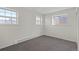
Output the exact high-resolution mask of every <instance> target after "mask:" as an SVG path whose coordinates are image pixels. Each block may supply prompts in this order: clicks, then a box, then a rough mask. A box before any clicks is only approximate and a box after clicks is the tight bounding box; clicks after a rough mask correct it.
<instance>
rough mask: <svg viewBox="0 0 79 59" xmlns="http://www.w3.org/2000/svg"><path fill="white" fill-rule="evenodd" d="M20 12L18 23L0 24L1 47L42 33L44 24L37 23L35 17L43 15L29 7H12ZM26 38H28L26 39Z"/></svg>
mask: <svg viewBox="0 0 79 59" xmlns="http://www.w3.org/2000/svg"><path fill="white" fill-rule="evenodd" d="M11 9H14V10H16V12H17V14H18V24H17V25H0V48H4V47H7V46H9V45H13V44H16V43H18V42H22V41H24V40H28V39H31V38H34V37H37V36H40V35H42V25H36V22H35V21H36V20H35V17H36V16H37V15H39V16H40V15H41V14H39V13H35V12H32V11H29V10H27V8H19V7H17V8H11ZM24 38H26V39H24Z"/></svg>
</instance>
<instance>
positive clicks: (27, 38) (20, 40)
mask: <svg viewBox="0 0 79 59" xmlns="http://www.w3.org/2000/svg"><path fill="white" fill-rule="evenodd" d="M40 36H42V35H34V34H33V35H31V36H28V37H27V36H26V37H22V38H20V39H18V40H16V42H15V43H12V44H7V45H5V46H2V47H0V49H3V48H6V47H9V46H12V45H15V44H18V43H21V42H24V41H27V40H31V39H33V38H36V37H40Z"/></svg>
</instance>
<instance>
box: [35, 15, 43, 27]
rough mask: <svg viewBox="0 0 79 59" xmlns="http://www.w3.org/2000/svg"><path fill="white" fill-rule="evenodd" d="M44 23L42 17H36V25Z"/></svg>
mask: <svg viewBox="0 0 79 59" xmlns="http://www.w3.org/2000/svg"><path fill="white" fill-rule="evenodd" d="M41 22H42V17H41V16H36V24H37V25H40V24H41Z"/></svg>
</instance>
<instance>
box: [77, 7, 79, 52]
mask: <svg viewBox="0 0 79 59" xmlns="http://www.w3.org/2000/svg"><path fill="white" fill-rule="evenodd" d="M77 43H78V51H79V8H77Z"/></svg>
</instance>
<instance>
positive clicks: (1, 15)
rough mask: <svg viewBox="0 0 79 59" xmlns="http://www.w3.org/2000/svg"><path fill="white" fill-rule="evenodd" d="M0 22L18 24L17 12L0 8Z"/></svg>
mask: <svg viewBox="0 0 79 59" xmlns="http://www.w3.org/2000/svg"><path fill="white" fill-rule="evenodd" d="M0 24H16V12H15V11H13V10H9V9H6V8H0Z"/></svg>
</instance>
